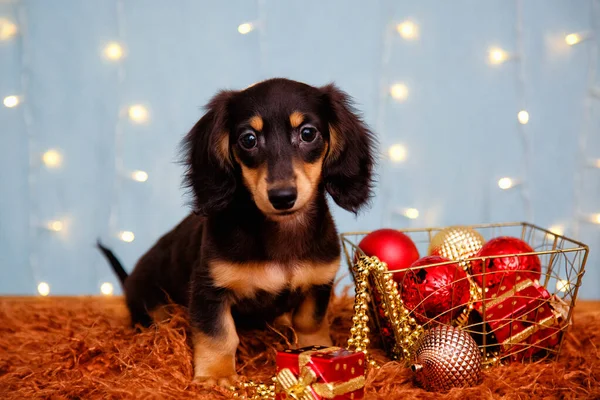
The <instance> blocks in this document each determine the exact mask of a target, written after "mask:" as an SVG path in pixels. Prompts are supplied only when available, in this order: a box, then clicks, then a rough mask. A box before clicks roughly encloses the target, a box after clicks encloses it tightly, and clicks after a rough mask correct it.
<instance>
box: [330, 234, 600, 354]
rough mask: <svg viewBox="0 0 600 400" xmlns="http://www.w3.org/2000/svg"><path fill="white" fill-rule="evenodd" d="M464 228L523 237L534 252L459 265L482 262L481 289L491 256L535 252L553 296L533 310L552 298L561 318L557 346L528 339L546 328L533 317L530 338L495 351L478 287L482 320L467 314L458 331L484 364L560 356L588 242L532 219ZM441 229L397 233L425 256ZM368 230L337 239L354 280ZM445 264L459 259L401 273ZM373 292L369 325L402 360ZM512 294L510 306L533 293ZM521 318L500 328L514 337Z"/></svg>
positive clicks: (396, 334) (484, 295) (455, 310)
mask: <svg viewBox="0 0 600 400" xmlns="http://www.w3.org/2000/svg"><path fill="white" fill-rule="evenodd" d="M464 227H465V228H471V229H474V230H476V231H477V232H479V233H480V234H481V235H482V236H483V237H484V239H485V240H486V241H488V240H490V239H492V238H495V237H499V236H512V237H517V238H520V239H521V240H523V241H525V242H527V243H528V244H529V245H530V246H531V247H532V249H533V250H534V251H533V252H532V253H520V254H503V255H500V256H489V257H472V258H468V259H464V260H460V263H461V265H465V264H467V265H470V263H472V262H481V265H482V273H481V274H479V275H471V274H470V275H471V277H475V276H480V277H481V281H482V287H485V281H486V278H488V279H489V277H490V275H491V274H493V272H488V271H486V265H487V263H486V261H488V260H491V259H494V258H504V257H517V258H520V257H528V256H534V257H535V256H537V257H539V259H540V262H541V267H542V271H541V276H540V279H539V284H540V285H541V286H543V287H544V288H545V289H546V290H547V291H548V292H549V294H550V295H551V297H550V299H547V300H545V302H544V303H541V304H540V305H538V307H537V308H536V311H535V313H536V314H537V312H538V311H540V309H541V307H549V306H550V305H549V304H546V303H550V301H551V300H552V301H554V303H553V305H554V307H556V304H557V303H556V302H558V304H559V305H561V306H562V308H561V310H560V311H561V312H562V321H561V323H560V325H559V326H558V329H559V330H558V332H557V333H556V334H557V335H559V338H558V344H557V345H556V346H553V347H551V348H548V347H544V346H543V343H542V342H544V339H546V338H541V339H540V340H538V341H536V342H534V343H527V342H528V341H529V340H530V339H531V336H532V335H533V334H535V333H536V332H537V331H538V330H540V329H542V328H545V326H544V325H543V322H542V323H540V322H539V321H537V318H535V322H534V321H528V324H530V325H529V328H528V330H529V333H530V335H529V338H530V339H527V340H525V343H522V342H516V341H509V342H508V344H507V345H506V346H505V350H506V351H505V352H502V353H499V350H500V345H499V344H498V343H496V342H495V340H494V337H493V332H490V330H491V329H490V327H489V325H488V322H490V321H492V320H493V319H492V316H491V313H488V310H487V308H488V305H487V304H488V303H489V301H490V300H491V298H490V297H489V296H487V290H481V291H480V297H481V298H482V299H483V300H484V301H482V302H481V308H480V311H481V312H480V316H481V321H473V319H472V318H469V319H468V321H467V320H466V319H465V320H464V324H463V325H462V326H461V327H462V329H464V330H465V331H467V332H469V333H471V334H472V335H475V336H478V337H479V341H478V344H479V347H480V349H481V351H482V356H483V360H484V364H486V365H490V364H493V363H494V364H495V363H497V362H507V361H511V360H514V359H515V357H518V359H522V360H525V359H532V358H533V356H535V357H539V356H540V355H545V356H553V357H558V355H559V353H560V350H561V348H562V344H563V339H564V337H565V335H564V332H565V331H566V330H567V329H568V326H569V325H570V322H571V318H572V313H573V307H574V305H575V301H576V299H577V294H578V291H579V287H580V286H581V281H582V277H583V275H584V272H585V263H586V260H587V256H588V253H589V248H588V246H587V245H585V244H583V243H581V242H578V241H575V240H573V239H569V238H567V237H565V236H563V235H558V234H556V233H553V232H551V231H549V230H546V229H544V228H541V227H539V226H536V225H533V224H530V223H526V222H513V223H500V224H479V225H468V226H464ZM443 229H445V228H444V227H440V228H424V229H414V228H413V229H398V231H400V232H403V233H404V234H406V235H408V236H409V237H410V238H411V239H412V240H413V242H414V243H415V245H416V246H417V248H418V250H419V254H420V255H421V256H424V255H426V254H427V251H428V248H429V245H430V243H431V240H432V238H433V237H434V236H435V235H436V234H437V233H438V232H440V231H442V230H443ZM368 233H369V232H347V233H342V234H341V235H340V238H341V241H342V244H343V249H344V255H345V258H346V262H347V263H348V266H349V267H350V268H349V269H350V271H351V275H352V277H353V278H355V276H354V273H355V271H354V267H355V266H356V264H355V261H356V258H357V257H356V256H357V255H365V254H364V252H363V251H362V250H361V249H360V248H359V247H358V243H359V242H360V241H361V240H362V238H363V237H365V236H366V235H367V234H368ZM382 261H383V260H382ZM448 264H457V261H448V262H443V263H436V264H430V265H427V266H425V267H416V268H414V267H413V268H409V269H406V270H403V271H410V270H417V269H422V268H424V269H428V268H434V267H436V266H441V265H448ZM388 272H390V273H394V272H398V271H395V270H391V269H390V270H389V271H388ZM526 272H527V271H520V274H524V273H526ZM407 275H408V274H405V275H404V277H406V276H407ZM501 276H502V277H501V280H500V282H499V284H498V286H499V287H506V286H508V284H507V283H505V282H504V279H506V276H507V274H502V275H501ZM461 279H467V278H461ZM459 281H460V280H459ZM456 282H458V281H455V283H452V285H453V286H452V287H451V288H450V291H451V293H452V295H454V292H453V288H454V285H455V284H456ZM374 286H377V285H374ZM379 289H380V290H381V288H379ZM373 290H377V288H373V287H369V291H370V292H371V296H370V304H371V307H370V310H369V313H370V314H371V318H370V321H372V322H371V323H372V324H373V328H374V331H375V332H379V333H380V336H381V339H382V340H381V341H382V344H383V347H384V349H385V350H386V351H387V353H388V354H389V355H390V356H391V357H392V358H396V359H397V358H400V357H401V354H400V351H401V349H400V348H399V347H398V346H396V345H389V343H388V340H386V338H384V337H383V335H382V327H383V326H390V325H389V324H386V323H385V321H382V318H383V316H381V315H380V314H379V312H378V311H377V304H376V302H375V297H376V296H374V293H373ZM398 290H399V292H400V293H401V292H402V282H398ZM429 296H431V295H429ZM428 298H429V297H428V296H423V297H422V299H421V302H420V303H419V304H417V306H416V307H415V308H414V310H410V314H411V315H415V313H417V312H418V311H419V310H422V307H421V306H422V305H423V303H424V302H426V301H427V299H428ZM511 298H512V299H513V302H512V306H513V307H514V305H515V303H516V302H515V301H514V300H518V299H522V301H526V300H528V299H532V298H531V297H526V296H523V295H519V294H515V295H513V296H512V297H511ZM453 304H454V302H453ZM469 305H471V303H465V304H456V305H455V307H453V308H452V309H449V310H446V311H444V312H443V313H441V314H439V315H435V316H429V315H427V317H429V318H428V320H427V321H426V322H425V323H424V324H423V327H424V328H425V329H427V328H429V327H432V326H433V325H434V324H439V323H441V322H440V317H443V316H444V315H446V314H448V313H452V314H450V316H452V317H454V315H455V314H459V313H460V312H461V310H464V311H463V312H467V310H469ZM470 314H473V313H472V312H471V313H470ZM521 317H522V315H519V316H518V318H516V319H513V318H503V319H502V320H501V324H502V326H507V325H508V327H509V332H510V333H509V337H510V338H512V337H513V327H514V326H516V324H518V323H520V322H521V321H520V320H519V319H520V318H521ZM465 318H466V317H465ZM453 322H454V323H456V319H454V321H453ZM496 322H498V320H496ZM498 329H499V328H496V329H494V330H493V331H494V332H496V331H497V330H498ZM526 331H527V329H526ZM515 333H516V332H515ZM402 334H403V333H402V332H394V335H393V336H394V337H395V339H396V341H399V340H400V338H401V337H402ZM490 334H492V335H490ZM537 350H539V351H537ZM519 353H522V354H519ZM532 353H533V354H532ZM526 354H528V355H526Z"/></svg>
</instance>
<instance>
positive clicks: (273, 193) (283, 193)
mask: <svg viewBox="0 0 600 400" xmlns="http://www.w3.org/2000/svg"><path fill="white" fill-rule="evenodd" d="M267 194H268V195H269V201H270V202H271V204H273V207H275V209H276V210H289V209H290V208H292V207H294V203H296V197H297V196H298V192H297V191H296V188H294V187H286V188H280V189H271V190H269V191H268V192H267Z"/></svg>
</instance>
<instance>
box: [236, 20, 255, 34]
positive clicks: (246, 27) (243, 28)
mask: <svg viewBox="0 0 600 400" xmlns="http://www.w3.org/2000/svg"><path fill="white" fill-rule="evenodd" d="M253 30H254V25H252V24H251V23H250V22H245V23H243V24H240V25H239V26H238V32H239V33H241V34H242V35H245V34H247V33H250V32H252V31H253Z"/></svg>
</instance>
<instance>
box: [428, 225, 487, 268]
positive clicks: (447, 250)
mask: <svg viewBox="0 0 600 400" xmlns="http://www.w3.org/2000/svg"><path fill="white" fill-rule="evenodd" d="M484 243H485V239H484V238H483V236H481V234H480V233H479V232H477V231H476V230H475V229H472V228H468V227H466V226H451V227H449V228H445V229H443V230H441V231H439V232H438V233H437V234H436V235H435V236H434V237H433V238H432V239H431V243H430V244H429V251H428V253H429V255H432V256H441V257H444V258H447V259H449V260H454V261H460V260H464V259H465V258H472V257H475V255H476V254H477V252H478V251H479V250H480V249H481V247H482V246H483V245H484ZM469 264H470V263H467V262H462V263H460V265H461V267H463V268H464V269H465V270H469V267H470V265H469Z"/></svg>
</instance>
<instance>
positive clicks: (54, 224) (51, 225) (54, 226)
mask: <svg viewBox="0 0 600 400" xmlns="http://www.w3.org/2000/svg"><path fill="white" fill-rule="evenodd" d="M46 227H47V228H48V230H51V231H52V232H60V231H62V230H63V228H64V224H63V222H62V221H58V220H54V221H48V223H47V224H46Z"/></svg>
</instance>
